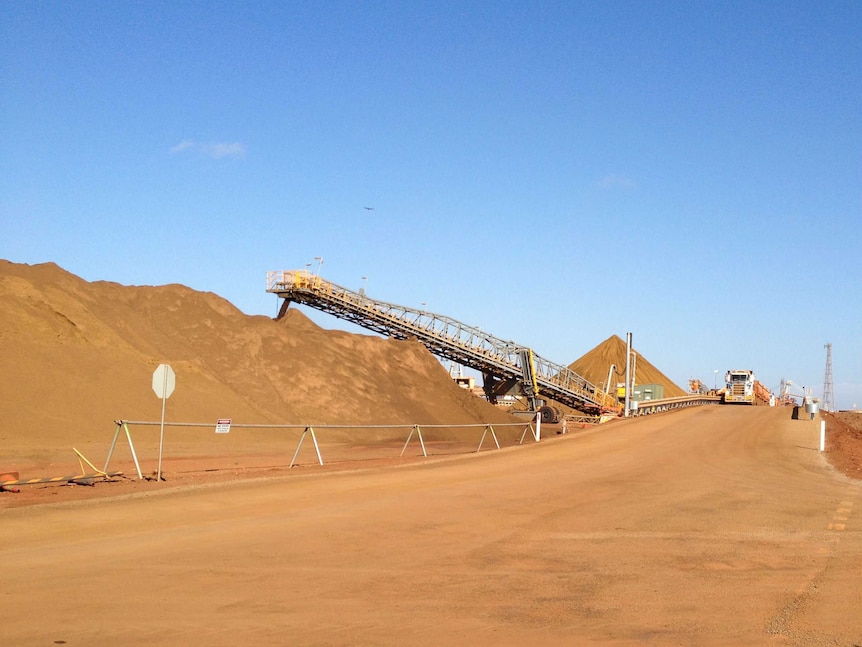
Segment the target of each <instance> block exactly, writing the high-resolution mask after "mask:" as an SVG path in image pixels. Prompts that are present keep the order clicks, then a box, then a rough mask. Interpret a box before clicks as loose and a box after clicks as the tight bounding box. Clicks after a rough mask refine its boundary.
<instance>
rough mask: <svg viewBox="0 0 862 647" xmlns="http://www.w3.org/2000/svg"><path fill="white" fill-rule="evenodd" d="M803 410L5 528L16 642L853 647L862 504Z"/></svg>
mask: <svg viewBox="0 0 862 647" xmlns="http://www.w3.org/2000/svg"><path fill="white" fill-rule="evenodd" d="M818 443H819V424H818V423H817V422H813V421H799V420H791V419H790V414H789V412H788V410H786V409H771V408H767V407H757V408H754V407H729V406H728V407H717V406H716V407H704V408H700V409H693V410H686V411H682V412H677V413H672V414H667V415H658V416H653V417H647V418H644V419H638V420H631V421H623V422H619V423H613V424H612V425H608V426H605V427H601V428H599V429H597V430H595V431H585V432H579V433H575V434H569V435H567V436H564V437H556V438H550V439H548V440H545V441H543V442H541V443H539V444H531V445H529V446H524V447H513V448H509V449H504V450H501V451H492V452H487V453H482V454H480V455H475V456H470V457H467V458H464V457H460V458H454V459H446V460H442V461H436V462H430V463H427V464H424V465H421V466H409V467H402V468H389V469H374V470H365V471H357V472H350V473H344V472H340V473H333V474H323V475H309V476H301V477H295V476H291V477H287V478H281V479H274V480H268V481H261V482H254V483H245V484H239V485H219V486H217V487H210V488H201V489H194V490H184V491H177V492H171V493H159V494H158V495H155V496H141V495H135V496H132V497H127V498H123V499H118V500H117V499H114V500H103V501H82V502H78V503H66V504H61V505H56V506H35V507H30V508H13V509H8V510H3V511H0V576H2V596H3V597H2V604H0V642H2V643H3V644H9V645H52V644H67V645H70V646H72V645H95V644H109V643H114V644H122V645H152V644H161V645H210V646H217V645H225V646H227V645H249V644H264V645H393V646H394V645H444V644H459V645H474V646H475V645H526V644H544V645H574V644H580V645H583V644H602V645H806V646H807V645H848V646H852V645H859V644H862V575H860V573H862V501H860V498H862V485H860V484H859V482H854V481H851V480H849V479H847V478H845V477H843V476H841V475H840V474H838V473H837V472H835V471H834V470H833V469H832V468H831V467H829V466H828V465H827V464H826V462H825V461H824V459H823V457H822V456H821V454H820V453H819V452H818V451H817V447H818Z"/></svg>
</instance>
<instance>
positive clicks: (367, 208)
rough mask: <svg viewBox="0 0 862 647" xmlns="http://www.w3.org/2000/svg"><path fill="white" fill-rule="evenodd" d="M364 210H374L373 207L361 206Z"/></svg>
mask: <svg viewBox="0 0 862 647" xmlns="http://www.w3.org/2000/svg"><path fill="white" fill-rule="evenodd" d="M362 208H363V209H365V210H366V211H374V207H362Z"/></svg>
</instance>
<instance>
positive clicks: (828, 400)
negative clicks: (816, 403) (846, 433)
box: [823, 343, 835, 411]
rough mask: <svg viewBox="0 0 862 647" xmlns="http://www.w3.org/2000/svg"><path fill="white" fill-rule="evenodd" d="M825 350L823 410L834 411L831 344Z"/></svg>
mask: <svg viewBox="0 0 862 647" xmlns="http://www.w3.org/2000/svg"><path fill="white" fill-rule="evenodd" d="M823 348H825V349H826V373H825V374H824V376H823V409H824V410H826V411H835V394H834V392H833V390H832V344H830V343H827V344H826V345H825V346H823Z"/></svg>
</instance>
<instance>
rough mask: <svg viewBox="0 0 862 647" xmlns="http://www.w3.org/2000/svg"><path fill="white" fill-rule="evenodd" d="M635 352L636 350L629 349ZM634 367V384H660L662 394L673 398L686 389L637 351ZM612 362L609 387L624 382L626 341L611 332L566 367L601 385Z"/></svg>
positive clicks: (605, 379) (680, 394) (682, 393)
mask: <svg viewBox="0 0 862 647" xmlns="http://www.w3.org/2000/svg"><path fill="white" fill-rule="evenodd" d="M632 350H634V351H635V352H637V350H636V349H632ZM636 361H637V363H636V367H635V384H636V385H637V384H661V385H663V386H664V397H666V398H674V397H678V396H682V395H685V394H686V392H685V391H684V390H683V389H681V388H680V387H679V386H677V385H676V384H674V383H673V381H672V380H671V379H670V378H669V377H668V376H667V375H665V374H664V373H662V372H661V371H660V370H658V369H657V368H656V367H655V366H653V365H652V364H650V362H649V361H647V359H646V358H645V357H643V356H642V355H641V354H640V353H638V354H637V360H636ZM611 364H614V365H615V366H616V367H617V371H618V374H617V375H615V376H614V377H612V378H611V384H612V385H613V386H615V385H616V383H618V382H625V370H626V343H625V342H624V341H623V340H622V339H621V338H620V337H619V336H617V335H611V336H610V337H608V338H607V339H606V340H605V341H603V342H602V343H601V344H599V345H598V346H596V347H595V348H593V349H592V350H591V351H589V352H588V353H587V354H586V355H584V356H583V357H581V358H580V359H577V360H575V361H574V362H572V363H571V364H569V368H570V369H571V370H573V371H574V372H575V373H577V374H579V375H583V376H584V377H585V378H586V379H588V380H589V381H590V382H592V383H593V384H604V383H605V382H606V381H607V379H608V370H609V368H610V366H611Z"/></svg>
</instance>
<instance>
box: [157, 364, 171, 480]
mask: <svg viewBox="0 0 862 647" xmlns="http://www.w3.org/2000/svg"><path fill="white" fill-rule="evenodd" d="M176 385H177V376H176V373H174V369H172V368H171V366H170V364H159V366H158V367H157V368H156V370H155V371H153V391H155V393H156V396H157V397H159V398H161V399H162V424H161V427H160V432H159V469H158V471H157V472H156V481H161V480H162V447H164V444H165V402H166V401H167V399H168V398H169V397H171V393H173V392H174V388H175V387H176Z"/></svg>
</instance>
